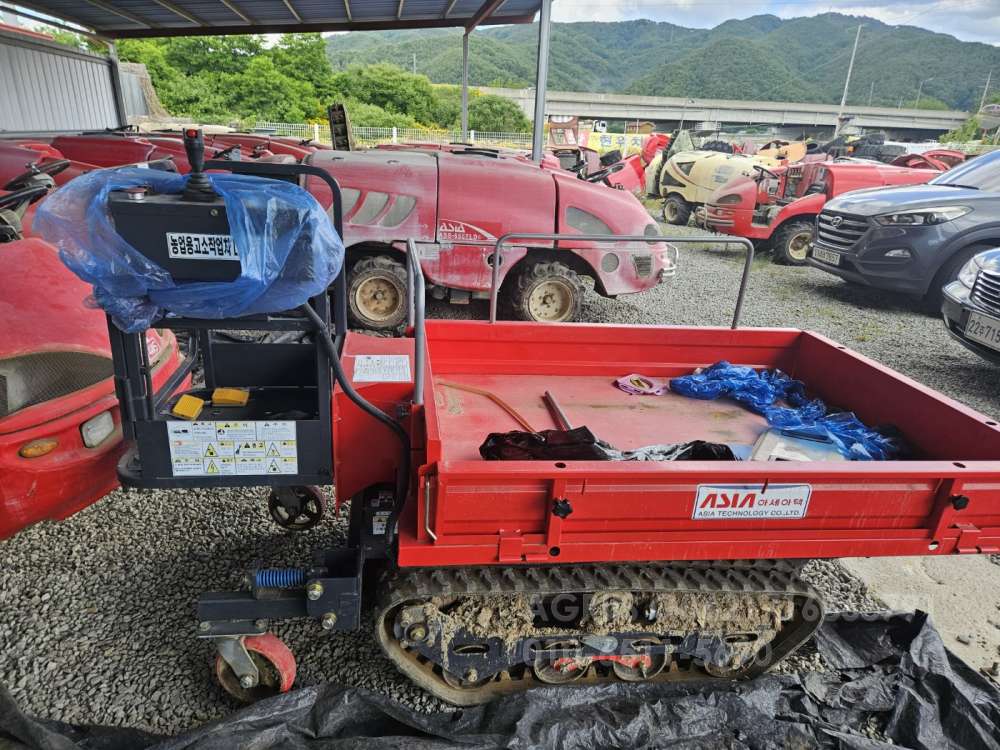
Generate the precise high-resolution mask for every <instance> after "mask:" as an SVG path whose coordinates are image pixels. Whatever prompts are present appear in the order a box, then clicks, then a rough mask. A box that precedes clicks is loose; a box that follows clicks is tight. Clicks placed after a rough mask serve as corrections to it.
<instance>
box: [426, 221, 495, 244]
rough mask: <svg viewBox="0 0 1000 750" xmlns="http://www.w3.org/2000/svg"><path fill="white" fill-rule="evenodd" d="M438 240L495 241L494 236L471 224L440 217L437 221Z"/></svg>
mask: <svg viewBox="0 0 1000 750" xmlns="http://www.w3.org/2000/svg"><path fill="white" fill-rule="evenodd" d="M438 241H439V242H495V241H496V237H494V236H493V235H492V234H490V233H489V232H487V231H486V230H485V229H480V228H479V227H477V226H473V225H472V224H466V223H465V222H464V221H451V220H449V219H441V221H440V222H438Z"/></svg>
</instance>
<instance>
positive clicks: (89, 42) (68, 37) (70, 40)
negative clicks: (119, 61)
mask: <svg viewBox="0 0 1000 750" xmlns="http://www.w3.org/2000/svg"><path fill="white" fill-rule="evenodd" d="M45 33H46V34H48V35H49V36H51V37H52V41H53V42H55V43H56V44H62V45H65V46H66V47H73V48H74V49H81V50H84V51H85V52H96V53H97V54H99V55H104V54H107V51H108V47H107V45H106V44H103V43H102V42H98V41H95V40H93V39H91V38H89V37H85V36H83V35H81V34H74V33H73V32H72V31H66V30H64V29H56V28H51V29H50V28H46V30H45Z"/></svg>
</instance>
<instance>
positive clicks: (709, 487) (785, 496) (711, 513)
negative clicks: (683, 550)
mask: <svg viewBox="0 0 1000 750" xmlns="http://www.w3.org/2000/svg"><path fill="white" fill-rule="evenodd" d="M811 494H812V487H810V486H809V485H808V484H768V485H760V484H701V485H698V492H697V493H696V495H695V499H694V510H693V512H692V513H691V518H692V519H694V520H697V521H723V520H725V521H741V520H748V519H755V518H773V519H791V518H804V517H805V515H806V512H807V511H808V510H809V496H810V495H811Z"/></svg>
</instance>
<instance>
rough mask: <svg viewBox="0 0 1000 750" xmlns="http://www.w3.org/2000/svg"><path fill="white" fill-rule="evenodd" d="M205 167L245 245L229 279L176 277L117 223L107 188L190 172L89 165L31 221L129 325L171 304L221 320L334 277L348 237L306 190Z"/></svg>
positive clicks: (182, 179) (275, 304) (300, 299)
mask: <svg viewBox="0 0 1000 750" xmlns="http://www.w3.org/2000/svg"><path fill="white" fill-rule="evenodd" d="M207 176H208V178H209V179H210V180H211V181H212V186H213V187H214V188H215V190H216V192H218V193H219V194H220V195H221V196H222V198H223V200H224V201H225V204H226V212H227V215H228V217H229V223H230V231H231V234H232V237H233V244H234V245H235V246H236V248H237V249H238V250H239V254H240V266H241V273H240V276H239V277H237V278H236V279H235V280H233V281H214V282H203V281H192V282H174V281H173V279H171V277H170V275H169V274H168V273H167V271H166V270H164V269H163V268H162V267H160V266H159V265H158V264H156V263H154V262H153V261H151V260H149V259H148V258H146V257H145V256H144V255H142V254H141V253H140V252H139V251H138V250H136V249H135V248H134V247H132V246H131V245H130V244H129V243H128V242H126V241H125V240H124V239H123V238H122V237H121V236H120V235H119V234H118V233H117V232H116V231H115V228H114V224H113V223H112V220H111V216H110V213H109V211H108V194H109V193H110V192H111V191H113V190H120V189H123V188H127V187H135V186H140V185H145V186H148V187H150V188H151V189H152V190H153V191H154V192H157V193H180V192H182V191H183V190H184V186H185V184H186V183H187V180H188V177H187V175H179V174H174V173H171V172H160V171H157V170H151V169H140V168H137V167H125V168H122V169H101V170H95V171H93V172H89V173H88V174H85V175H81V176H80V177H77V178H76V179H74V180H72V181H70V182H69V183H67V184H66V185H65V186H63V187H62V188H60V189H59V190H57V191H56V192H55V193H53V194H52V195H50V196H49V197H48V198H47V199H46V200H45V202H44V203H42V205H41V206H40V207H39V209H38V213H37V215H36V216H35V221H34V224H33V229H34V231H35V232H36V233H37V234H38V235H39V236H41V237H42V238H44V239H45V240H46V241H48V242H50V243H52V244H53V245H55V246H56V247H58V248H59V255H60V257H61V258H62V261H63V263H65V264H66V266H67V267H69V269H70V270H71V271H73V273H75V274H76V275H77V276H79V277H80V278H81V279H83V280H84V281H86V282H88V283H90V284H92V285H93V287H94V297H93V299H94V303H95V304H96V305H97V306H99V307H101V308H103V309H104V310H105V311H106V312H107V313H109V314H110V315H111V318H112V320H114V323H115V325H116V326H118V327H119V328H121V329H122V330H123V331H126V332H129V333H135V332H138V331H143V330H145V329H146V328H149V326H150V325H151V324H152V323H153V322H154V321H155V320H157V319H158V318H160V317H162V316H163V315H164V314H165V313H171V314H174V315H178V316H182V317H193V318H211V319H221V318H235V317H240V316H243V315H253V314H258V313H276V312H283V311H285V310H291V309H293V308H296V307H298V306H299V305H301V304H303V303H305V302H306V301H308V300H309V299H310V298H311V297H314V296H316V295H318V294H320V293H321V292H323V291H324V290H325V289H326V288H327V287H328V286H329V285H330V284H331V283H332V282H333V281H334V279H336V278H337V275H338V274H339V273H340V270H341V267H342V266H343V262H344V243H343V242H342V241H341V239H340V237H338V236H337V232H336V231H335V230H334V228H333V224H332V223H331V222H330V218H329V217H328V216H327V214H326V212H325V211H324V210H323V208H322V207H321V206H320V205H319V203H317V202H316V199H315V198H313V197H312V195H310V194H309V193H308V192H307V191H305V190H303V189H302V188H300V187H298V186H297V185H293V184H291V183H288V182H283V181H279V180H270V179H264V178H260V177H248V176H245V175H236V174H209V175H207Z"/></svg>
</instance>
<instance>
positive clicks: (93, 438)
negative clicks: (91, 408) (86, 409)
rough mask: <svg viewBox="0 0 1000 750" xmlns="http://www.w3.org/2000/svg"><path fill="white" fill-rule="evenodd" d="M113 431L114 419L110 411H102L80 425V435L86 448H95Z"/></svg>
mask: <svg viewBox="0 0 1000 750" xmlns="http://www.w3.org/2000/svg"><path fill="white" fill-rule="evenodd" d="M114 431H115V420H114V417H112V416H111V412H110V411H102V412H101V413H100V414H98V415H97V416H96V417H91V418H90V419H88V420H87V421H86V422H84V423H83V424H82V425H80V437H82V438H83V444H84V445H86V446H87V447H88V448H96V447H97V446H99V445H100V444H101V443H103V442H104V441H105V440H107V439H108V438H109V437H111V435H112V433H113V432H114Z"/></svg>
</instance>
